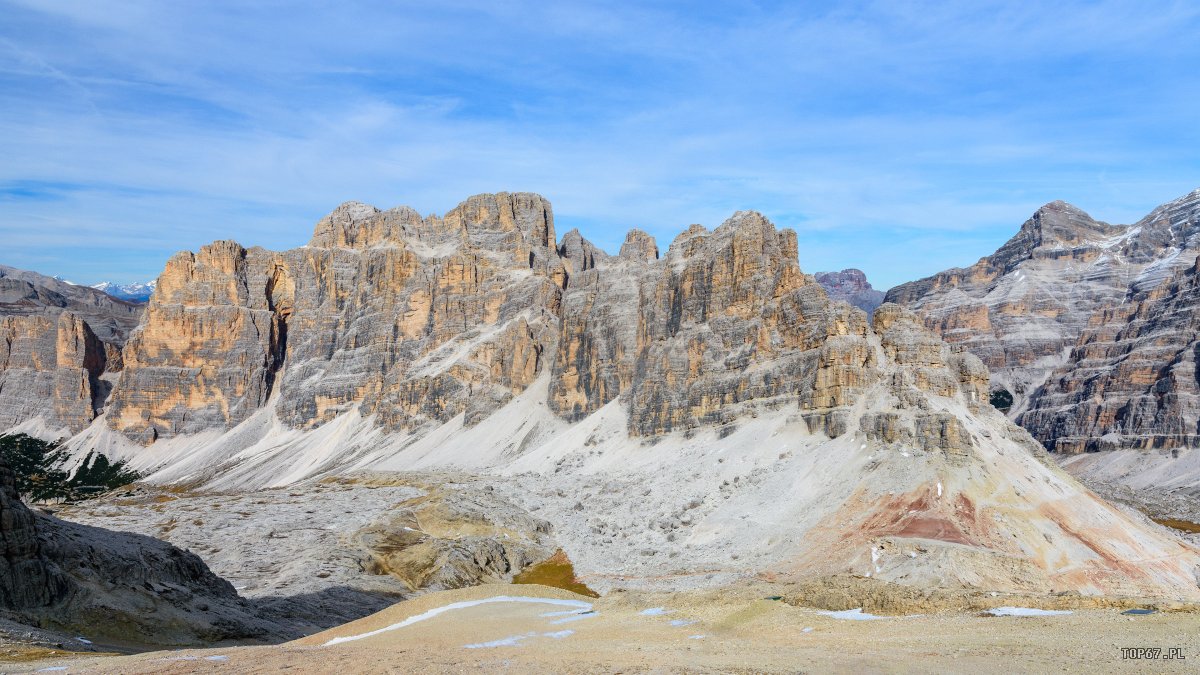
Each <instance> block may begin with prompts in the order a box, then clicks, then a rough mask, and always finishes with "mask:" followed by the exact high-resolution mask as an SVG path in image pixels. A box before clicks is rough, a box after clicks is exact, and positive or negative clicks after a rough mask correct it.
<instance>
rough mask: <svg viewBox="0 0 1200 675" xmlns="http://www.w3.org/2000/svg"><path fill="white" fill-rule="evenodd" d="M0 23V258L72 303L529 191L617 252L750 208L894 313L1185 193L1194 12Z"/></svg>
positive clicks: (849, 10)
mask: <svg viewBox="0 0 1200 675" xmlns="http://www.w3.org/2000/svg"><path fill="white" fill-rule="evenodd" d="M0 12H3V15H4V16H5V17H6V20H5V22H3V24H0V153H2V155H3V156H4V157H5V161H4V162H2V163H0V241H3V246H0V248H2V249H3V250H2V251H0V262H4V263H6V264H14V265H18V266H26V267H35V268H37V269H39V270H40V271H44V272H48V273H58V274H63V275H66V276H69V277H71V278H74V279H77V280H99V279H101V278H113V279H115V280H118V281H131V280H136V279H142V278H147V277H149V276H152V275H153V274H155V273H156V272H157V270H158V269H159V267H160V266H161V264H162V261H163V260H164V259H165V258H166V256H168V255H169V254H170V253H171V252H173V251H174V250H177V249H181V248H195V247H197V246H199V245H201V244H203V243H206V242H208V241H210V240H212V239H217V238H235V239H238V240H240V241H242V242H243V243H246V244H259V245H265V246H271V247H276V248H283V247H289V246H294V245H298V244H301V243H303V242H304V241H305V240H306V239H307V237H308V234H309V227H310V226H311V223H312V222H314V221H315V220H316V219H318V218H319V217H320V216H321V215H323V214H324V213H326V212H328V211H329V210H330V209H332V208H333V206H335V205H336V204H338V203H340V202H341V201H344V200H346V199H359V200H363V201H368V202H372V203H375V204H377V205H380V206H384V207H386V206H393V205H397V204H400V203H406V204H410V205H412V206H414V207H416V208H418V210H421V211H423V212H434V211H437V212H444V211H446V210H448V209H449V208H451V207H452V206H453V205H454V204H456V203H457V202H458V201H460V200H461V199H462V198H464V197H466V196H468V195H470V194H474V193H478V192H485V191H499V190H533V191H538V192H541V193H543V194H545V195H546V196H547V197H549V198H550V199H551V200H552V201H553V203H554V206H555V212H556V215H557V218H558V224H559V229H560V230H563V231H565V230H566V229H569V228H570V227H573V226H578V227H580V229H582V230H583V232H584V234H585V236H588V237H589V238H591V239H593V240H595V241H596V242H597V243H599V244H601V245H602V246H605V247H606V248H609V249H614V248H616V247H617V246H619V244H620V241H621V239H622V238H623V235H624V232H625V230H626V229H627V228H629V227H633V226H637V227H642V228H644V229H647V230H649V231H651V232H652V233H654V234H656V235H657V236H658V237H659V239H660V244H662V245H665V244H666V243H667V242H668V241H669V240H670V239H671V238H673V236H674V235H675V234H676V233H677V232H678V231H679V230H680V229H681V228H682V227H684V226H686V225H687V224H689V223H692V222H700V223H704V224H707V225H709V226H714V225H716V224H718V223H719V222H720V221H721V220H723V219H724V218H725V217H727V216H728V215H729V214H730V213H731V212H732V211H734V210H737V209H743V208H756V209H758V210H760V211H763V212H764V213H765V214H767V215H768V217H771V218H772V219H773V220H775V221H776V222H777V223H778V224H779V225H782V226H788V227H794V228H796V229H797V230H798V232H799V234H800V240H801V263H802V265H803V266H804V268H805V269H806V270H808V271H816V270H818V269H832V268H841V267H844V266H851V265H854V266H859V267H862V268H864V269H866V270H867V272H868V274H869V275H870V276H871V278H872V279H873V281H875V282H876V284H877V285H878V286H882V287H886V286H889V285H891V284H894V283H898V282H900V281H904V280H907V279H911V278H915V277H917V276H921V275H925V274H929V273H932V272H935V271H937V270H940V269H943V268H945V267H948V266H952V265H962V264H969V263H971V262H973V261H974V260H975V259H977V258H978V257H979V256H980V255H983V254H985V253H988V252H990V251H991V250H993V249H994V248H995V247H996V246H997V245H999V244H1000V243H1001V242H1002V241H1003V240H1004V239H1006V238H1007V237H1008V236H1010V235H1011V234H1012V233H1013V232H1014V231H1015V229H1016V227H1017V226H1018V225H1019V224H1020V222H1021V221H1023V220H1024V219H1025V218H1026V217H1027V216H1028V215H1029V214H1030V213H1031V212H1032V211H1033V210H1034V209H1035V208H1037V206H1039V205H1040V204H1042V203H1044V202H1046V201H1050V200H1052V199H1060V198H1061V199H1067V200H1068V201H1072V202H1074V203H1076V204H1078V205H1080V206H1082V207H1084V208H1086V209H1088V210H1089V211H1092V212H1093V214H1094V215H1096V216H1097V217H1100V218H1104V219H1107V220H1111V221H1130V220H1133V219H1135V218H1137V217H1139V216H1140V215H1142V214H1143V213H1144V212H1145V211H1147V210H1149V208H1151V207H1153V206H1154V205H1156V204H1157V203H1160V202H1162V201H1165V200H1167V199H1171V198H1173V197H1175V196H1178V195H1179V194H1182V193H1184V192H1187V191H1188V190H1191V189H1193V188H1195V187H1196V186H1197V185H1200V158H1198V157H1197V156H1196V155H1195V153H1194V148H1195V147H1197V141H1200V138H1198V136H1200V129H1198V128H1197V125H1196V123H1195V122H1194V110H1195V109H1196V106H1197V104H1200V87H1197V86H1196V85H1197V84H1200V81H1198V80H1200V74H1198V73H1197V72H1196V69H1195V67H1194V64H1195V63H1196V62H1197V61H1198V60H1200V59H1198V58H1197V57H1200V46H1198V45H1197V42H1196V41H1195V39H1194V35H1195V34H1196V32H1197V30H1196V29H1197V28H1200V16H1198V11H1197V8H1196V7H1195V6H1194V4H1192V3H1182V2H1181V3H1162V4H1160V5H1158V6H1157V7H1155V8H1153V10H1152V11H1148V10H1147V8H1146V6H1145V5H1144V3H1133V2H1087V3H1083V2H1080V3H1072V2H1068V3H1057V4H1054V5H1051V6H1043V5H1037V4H1030V3H970V5H969V6H967V5H965V4H961V3H960V4H953V3H951V4H947V3H925V2H856V3H829V4H820V3H815V4H814V3H802V4H800V6H797V3H771V2H759V3H703V4H701V5H697V4H694V3H688V4H679V3H668V2H662V3H636V4H634V3H628V4H626V3H603V4H589V3H532V2H489V3H482V2H479V3H476V2H440V3H421V2H408V3H399V4H391V3H374V2H348V3H336V4H332V3H331V4H323V3H313V4H310V5H308V6H306V7H303V8H297V7H296V6H295V5H294V4H292V3H277V2H254V3H242V2H238V3H234V2H210V3H161V2H149V1H146V2H139V1H136V0H133V1H130V2H125V3H122V4H121V5H120V6H119V7H113V6H106V5H103V4H102V3H100V4H98V3H94V2H63V1H57V2H56V1H48V2H42V1H39V2H36V3H35V2H18V1H13V0H8V1H5V0H0ZM97 251H99V252H102V253H103V255H96V252H97Z"/></svg>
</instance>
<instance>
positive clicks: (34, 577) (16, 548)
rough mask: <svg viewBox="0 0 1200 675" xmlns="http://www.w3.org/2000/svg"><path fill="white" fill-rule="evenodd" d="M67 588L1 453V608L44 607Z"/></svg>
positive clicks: (60, 597)
mask: <svg viewBox="0 0 1200 675" xmlns="http://www.w3.org/2000/svg"><path fill="white" fill-rule="evenodd" d="M67 589H68V585H67V581H66V579H65V578H64V577H63V575H62V574H61V573H60V572H59V570H58V569H57V568H55V567H53V566H51V565H50V564H49V563H48V562H47V561H46V559H45V557H44V556H43V555H42V543H41V540H40V539H39V538H38V528H37V522H36V517H35V516H34V514H33V512H32V511H30V510H29V509H27V508H25V505H24V504H22V503H21V500H20V497H19V496H18V495H17V489H16V484H15V480H14V477H13V473H12V470H11V469H10V468H9V466H8V464H7V463H6V462H5V461H4V458H3V457H0V609H16V610H20V609H26V608H35V607H45V606H47V605H50V604H52V603H54V602H56V601H58V600H60V599H62V598H63V596H64V595H65V594H66V593H67Z"/></svg>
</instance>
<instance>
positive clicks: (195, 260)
mask: <svg viewBox="0 0 1200 675" xmlns="http://www.w3.org/2000/svg"><path fill="white" fill-rule="evenodd" d="M581 266H582V263H581ZM567 275H568V272H567V270H566V268H565V267H564V265H563V262H562V260H561V259H560V257H559V254H558V251H557V247H556V242H555V235H554V224H553V217H552V215H551V211H550V205H549V204H548V203H547V202H546V201H545V200H543V199H542V198H541V197H538V196H536V195H528V194H514V195H509V194H499V195H481V196H478V197H473V198H472V199H470V200H468V201H466V202H464V203H463V204H461V205H460V206H459V207H458V208H456V209H454V210H453V211H451V212H449V213H447V214H446V215H445V216H444V217H440V218H439V217H436V216H431V217H429V218H425V219H422V218H421V217H420V216H418V215H417V213H416V212H415V211H412V210H411V209H406V208H400V209H393V210H391V211H379V210H377V209H374V208H372V207H368V206H365V205H363V204H357V203H348V204H343V205H342V206H340V207H339V208H338V209H337V210H335V211H334V212H333V213H332V214H330V215H329V216H328V217H326V218H325V219H323V220H322V221H321V222H320V223H318V224H317V227H316V230H315V232H314V233H313V239H312V242H311V243H310V244H309V246H307V247H304V248H301V249H295V250H292V251H286V252H284V253H272V252H269V251H264V250H262V249H250V250H246V249H243V248H242V247H240V246H238V245H237V244H234V243H233V242H218V243H215V244H212V245H210V246H207V247H205V248H204V249H202V250H201V251H200V252H199V253H198V254H191V253H181V254H179V255H177V256H176V257H175V258H173V259H172V260H171V261H170V262H169V263H168V265H167V268H166V269H165V270H164V272H163V275H162V276H161V277H159V280H158V288H157V290H156V293H155V295H154V297H153V298H152V299H151V301H150V304H149V307H148V308H147V310H146V319H145V322H144V324H143V326H142V328H141V329H140V330H139V331H138V332H137V333H136V334H135V335H134V336H133V338H132V339H131V341H130V344H129V346H128V348H127V350H126V364H125V374H124V375H123V382H122V385H121V387H120V388H119V389H118V390H117V391H116V393H115V394H114V398H113V403H112V410H111V412H110V413H109V416H108V422H109V425H110V426H111V427H112V428H113V429H116V430H118V431H121V432H122V433H125V434H127V435H130V436H133V437H136V438H138V439H139V440H141V441H142V442H147V443H148V442H152V441H154V440H155V439H157V438H164V437H171V436H174V435H177V434H186V433H195V432H198V431H202V430H206V429H212V428H230V427H233V426H236V425H237V424H238V423H240V422H242V421H244V420H245V419H246V418H247V417H249V416H250V415H251V414H253V413H254V412H255V411H257V410H260V409H262V408H263V407H264V406H265V405H266V403H267V401H268V399H270V397H271V395H272V394H273V393H274V392H275V391H276V389H279V390H281V391H283V392H284V394H283V395H281V396H279V397H278V401H277V402H276V403H275V405H274V410H275V412H276V414H277V415H278V416H279V418H280V419H281V420H282V421H284V423H286V424H288V425H291V426H294V427H311V426H317V425H320V424H322V423H324V422H328V421H329V420H331V419H333V418H334V417H336V416H337V415H338V414H340V413H343V412H346V411H348V410H350V409H351V408H354V407H356V408H358V409H359V410H360V411H361V412H362V413H363V414H367V415H375V416H377V419H378V421H379V423H380V424H381V425H382V426H384V427H385V428H387V429H390V430H405V429H417V428H421V427H423V426H425V425H431V424H437V423H441V422H445V421H447V420H449V419H451V418H453V417H455V416H457V415H459V414H463V413H468V412H469V413H470V414H471V415H472V416H474V417H477V416H478V414H479V408H480V407H482V408H483V409H486V410H494V409H495V407H496V406H498V405H499V404H501V403H503V402H504V401H506V400H508V399H509V398H511V397H512V396H513V395H514V394H516V393H519V392H521V391H522V390H523V389H524V388H525V387H527V386H528V385H529V384H530V382H532V381H533V378H534V377H535V376H536V374H537V373H538V372H540V371H541V370H542V368H543V367H544V364H545V362H546V360H547V359H548V358H549V354H548V353H546V347H547V345H549V344H552V343H553V336H554V333H555V332H556V328H557V326H556V319H557V314H558V311H559V305H560V303H561V296H562V287H563V285H565V283H566V280H567Z"/></svg>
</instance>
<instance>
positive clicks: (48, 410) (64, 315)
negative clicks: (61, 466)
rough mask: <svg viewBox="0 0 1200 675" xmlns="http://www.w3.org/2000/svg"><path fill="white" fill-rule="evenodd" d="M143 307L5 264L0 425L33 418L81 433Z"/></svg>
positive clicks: (0, 285) (0, 294)
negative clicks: (103, 376) (107, 374)
mask: <svg viewBox="0 0 1200 675" xmlns="http://www.w3.org/2000/svg"><path fill="white" fill-rule="evenodd" d="M139 315H140V310H139V308H138V307H137V306H135V305H132V304H130V303H126V302H122V301H120V300H116V299H115V298H110V297H109V296H107V295H105V294H103V293H101V292H99V291H96V290H93V289H90V288H85V287H82V286H73V285H71V284H67V283H65V282H62V281H59V280H57V279H54V278H52V277H46V276H43V275H40V274H36V273H34V272H25V271H22V270H17V269H13V268H11V267H4V266H0V430H4V429H7V428H11V427H13V426H16V425H18V424H21V423H24V422H28V421H31V420H35V419H39V418H40V419H42V420H43V421H44V422H45V423H46V425H47V426H48V427H50V428H51V429H66V430H67V431H70V432H78V431H80V430H81V429H83V428H84V427H86V426H87V425H88V424H90V423H91V421H92V420H93V419H94V418H95V417H96V415H97V414H99V412H100V411H101V409H102V408H103V406H104V402H105V399H106V397H107V396H108V392H109V389H110V384H109V382H108V381H106V380H103V379H101V376H102V375H104V374H105V373H106V372H109V373H114V372H117V371H120V369H121V363H122V361H121V347H122V345H124V343H125V338H126V336H127V335H128V333H129V331H130V330H132V329H133V327H134V326H135V325H136V324H137V320H138V317H139Z"/></svg>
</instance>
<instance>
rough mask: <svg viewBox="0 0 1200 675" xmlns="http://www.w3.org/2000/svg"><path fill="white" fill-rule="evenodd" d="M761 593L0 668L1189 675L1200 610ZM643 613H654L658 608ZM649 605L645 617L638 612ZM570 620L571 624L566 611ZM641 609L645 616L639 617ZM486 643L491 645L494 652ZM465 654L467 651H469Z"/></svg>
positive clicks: (642, 597)
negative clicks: (870, 607) (1031, 612)
mask: <svg viewBox="0 0 1200 675" xmlns="http://www.w3.org/2000/svg"><path fill="white" fill-rule="evenodd" d="M767 588H769V587H759V586H747V587H743V588H740V589H736V590H726V591H720V592H704V593H700V592H697V593H676V594H655V595H648V594H638V593H613V594H610V595H608V596H606V597H604V598H600V599H592V598H587V597H584V596H579V595H575V594H573V593H569V592H567V591H563V590H560V589H555V588H548V587H543V586H511V585H503V586H501V585H489V586H480V587H476V588H470V589H462V590H456V591H446V592H441V593H431V594H428V595H425V596H422V597H419V598H417V599H414V600H410V601H407V602H403V603H400V604H397V605H395V606H394V607H392V608H389V609H387V610H385V611H383V612H380V613H378V614H375V615H372V616H369V617H366V618H364V619H361V620H359V621H355V622H353V623H350V624H346V625H344V626H340V627H338V628H335V629H333V630H329V631H326V632H324V633H320V634H318V635H314V636H310V637H307V638H304V639H301V640H297V641H295V642H292V643H288V644H284V645H278V646H269V647H234V648H221V649H189V650H178V651H162V652H150V653H144V654H137V655H132V656H95V655H88V656H81V657H78V658H67V657H60V656H54V657H52V658H48V659H40V660H34V661H22V662H16V661H9V662H8V663H7V664H5V663H3V661H0V671H3V672H33V671H39V670H43V669H50V668H54V669H56V670H54V671H48V672H69V673H123V674H124V673H190V672H238V673H268V672H271V673H274V672H280V671H293V672H305V673H336V674H338V675H346V674H348V673H370V672H464V671H478V670H491V671H511V672H521V673H529V672H546V673H558V672H600V673H604V672H798V671H812V672H854V673H864V672H866V673H869V672H882V673H891V672H898V673H916V672H970V673H999V672H1005V673H1011V672H1030V673H1045V672H1088V673H1104V672H1197V671H1198V670H1200V614H1198V613H1196V612H1195V611H1160V612H1158V613H1155V614H1151V615H1148V616H1127V615H1122V614H1121V613H1120V610H1119V609H1118V608H1093V609H1079V610H1076V611H1075V612H1074V613H1072V614H1067V615H1056V616H1043V617H991V616H985V615H982V614H981V613H979V612H963V611H957V612H949V613H939V614H930V615H925V616H897V617H888V618H883V619H877V620H866V621H855V620H845V619H838V618H834V617H831V616H829V615H827V614H822V613H821V612H820V611H818V610H815V609H810V608H804V607H794V606H792V605H789V604H787V603H786V602H782V601H778V600H770V599H766V598H764V597H763V596H762V595H761V593H762V592H764V589H767ZM515 595H521V596H527V597H536V598H549V599H557V600H566V601H574V602H575V603H590V604H591V605H593V606H592V608H591V609H592V611H593V612H594V613H591V614H582V613H580V612H583V611H586V610H587V607H584V606H582V605H579V604H576V605H572V606H563V605H552V604H548V603H546V604H542V603H531V602H492V603H490V604H481V605H475V606H470V607H464V608H459V609H451V610H447V611H444V612H442V613H440V614H436V615H434V616H431V617H430V618H428V619H424V620H420V621H417V622H415V623H410V624H409V625H406V626H404V627H401V628H396V629H393V630H387V631H383V632H380V633H378V634H375V635H373V636H369V637H364V638H361V639H356V640H351V641H347V642H342V643H340V644H335V645H328V646H327V645H326V643H328V642H329V641H330V640H333V639H336V638H346V637H353V636H358V635H363V634H364V633H369V632H372V631H378V630H379V629H383V628H386V627H388V626H392V625H394V624H397V623H400V622H402V621H404V620H406V619H411V618H412V617H415V616H419V615H421V614H423V613H425V612H428V611H429V610H433V609H436V608H439V607H444V606H446V605H449V604H451V603H464V602H470V601H477V600H482V599H487V598H495V597H497V596H515ZM655 608H662V610H661V611H658V610H656V609H655ZM648 610H649V612H648ZM571 612H574V613H571ZM647 612H648V613H647ZM488 643H497V644H494V645H493V646H479V645H487V644H488ZM468 645H476V646H475V647H468ZM1137 647H1150V648H1161V649H1162V650H1163V651H1162V652H1161V655H1166V654H1167V653H1169V650H1170V649H1171V648H1175V649H1178V650H1179V651H1180V653H1181V655H1182V656H1183V657H1184V658H1183V659H1174V660H1164V659H1162V658H1159V659H1154V660H1146V659H1139V660H1135V659H1130V658H1127V656H1128V654H1127V653H1124V652H1123V651H1122V648H1137Z"/></svg>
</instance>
